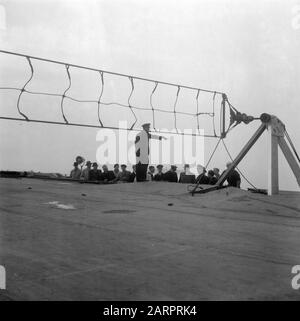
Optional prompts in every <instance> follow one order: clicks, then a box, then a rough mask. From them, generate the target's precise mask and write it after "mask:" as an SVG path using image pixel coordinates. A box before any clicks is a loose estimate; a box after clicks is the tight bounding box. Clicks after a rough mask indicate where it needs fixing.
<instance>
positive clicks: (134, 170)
mask: <svg viewBox="0 0 300 321" xmlns="http://www.w3.org/2000/svg"><path fill="white" fill-rule="evenodd" d="M135 178H136V165H132V172H131V173H130V177H129V181H128V182H129V183H133V182H134V180H135Z"/></svg>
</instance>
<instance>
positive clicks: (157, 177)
mask: <svg viewBox="0 0 300 321" xmlns="http://www.w3.org/2000/svg"><path fill="white" fill-rule="evenodd" d="M156 168H157V173H156V174H155V175H154V177H153V180H154V181H162V180H163V178H164V173H163V171H162V170H163V165H157V166H156Z"/></svg>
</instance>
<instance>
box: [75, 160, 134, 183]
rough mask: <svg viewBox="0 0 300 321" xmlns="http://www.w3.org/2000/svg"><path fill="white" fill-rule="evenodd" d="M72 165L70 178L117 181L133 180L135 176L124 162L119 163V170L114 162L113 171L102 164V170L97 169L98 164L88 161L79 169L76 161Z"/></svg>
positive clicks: (106, 181) (105, 181)
mask: <svg viewBox="0 0 300 321" xmlns="http://www.w3.org/2000/svg"><path fill="white" fill-rule="evenodd" d="M73 166H74V169H73V170H72V171H71V173H70V178H72V179H76V180H83V181H103V182H104V183H116V182H118V181H120V182H133V181H134V178H135V173H134V172H132V173H131V172H130V171H128V170H127V169H126V168H127V166H126V165H125V164H122V165H121V170H119V165H118V164H115V166H114V170H113V171H111V170H109V169H108V167H107V165H103V166H102V170H101V169H98V167H99V166H98V164H97V163H96V162H94V163H92V162H90V161H87V162H86V167H85V168H84V169H80V168H79V165H78V163H77V162H74V164H73Z"/></svg>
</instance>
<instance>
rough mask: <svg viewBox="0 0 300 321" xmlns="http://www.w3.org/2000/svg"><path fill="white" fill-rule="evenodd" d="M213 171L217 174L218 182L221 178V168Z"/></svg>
mask: <svg viewBox="0 0 300 321" xmlns="http://www.w3.org/2000/svg"><path fill="white" fill-rule="evenodd" d="M213 171H214V173H215V177H216V178H217V180H218V179H219V178H220V176H221V175H220V170H219V168H216V167H215V168H214V169H213Z"/></svg>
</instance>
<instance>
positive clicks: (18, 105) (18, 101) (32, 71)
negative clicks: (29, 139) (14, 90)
mask: <svg viewBox="0 0 300 321" xmlns="http://www.w3.org/2000/svg"><path fill="white" fill-rule="evenodd" d="M26 59H27V61H28V64H29V67H30V71H31V75H30V77H29V79H28V80H27V81H26V83H25V85H24V86H23V88H22V89H21V90H20V91H21V92H20V94H19V97H18V100H17V109H18V112H19V114H20V115H21V116H23V117H24V118H25V119H26V120H29V118H28V117H27V116H26V115H25V114H23V113H22V112H21V110H20V100H21V96H22V94H23V92H24V91H25V87H26V86H27V85H28V84H29V82H30V81H31V79H32V77H33V73H34V70H33V66H32V63H31V60H30V58H29V57H26Z"/></svg>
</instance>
